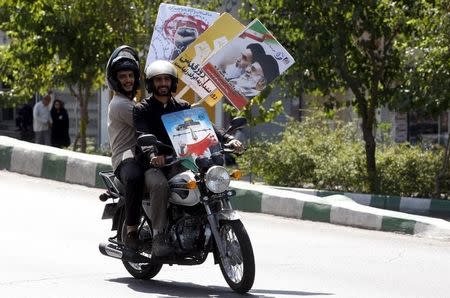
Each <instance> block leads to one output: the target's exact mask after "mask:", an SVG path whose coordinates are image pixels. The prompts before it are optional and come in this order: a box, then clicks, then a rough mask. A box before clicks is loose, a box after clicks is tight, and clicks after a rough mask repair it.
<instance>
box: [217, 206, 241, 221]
mask: <svg viewBox="0 0 450 298" xmlns="http://www.w3.org/2000/svg"><path fill="white" fill-rule="evenodd" d="M216 218H217V220H218V221H221V220H239V219H241V216H240V215H239V214H238V213H237V212H236V211H234V210H230V209H223V210H220V211H219V212H217V214H216Z"/></svg>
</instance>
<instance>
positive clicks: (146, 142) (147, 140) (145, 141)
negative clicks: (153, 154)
mask: <svg viewBox="0 0 450 298" xmlns="http://www.w3.org/2000/svg"><path fill="white" fill-rule="evenodd" d="M158 143H159V141H158V139H157V138H156V137H155V135H152V134H145V135H141V136H139V137H138V138H137V144H138V145H139V146H141V147H142V146H153V145H157V144H158Z"/></svg>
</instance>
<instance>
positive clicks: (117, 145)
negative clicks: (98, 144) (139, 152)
mask: <svg viewBox="0 0 450 298" xmlns="http://www.w3.org/2000/svg"><path fill="white" fill-rule="evenodd" d="M135 104H136V102H135V101H134V100H131V99H129V98H127V97H125V96H124V95H122V94H120V93H115V94H114V96H113V98H112V100H111V102H110V103H109V106H108V135H109V144H110V145H111V151H112V156H111V160H112V166H113V168H114V170H116V169H117V167H118V166H119V164H120V162H121V161H122V160H125V159H127V158H132V157H133V156H134V154H133V153H134V148H135V146H136V129H135V128H134V124H133V107H134V105H135Z"/></svg>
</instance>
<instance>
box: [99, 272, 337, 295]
mask: <svg viewBox="0 0 450 298" xmlns="http://www.w3.org/2000/svg"><path fill="white" fill-rule="evenodd" d="M108 281H110V282H117V283H123V284H127V285H128V287H130V288H131V289H133V290H134V291H136V292H140V293H147V294H157V295H158V294H159V295H166V296H169V297H220V298H228V297H242V296H246V297H262V298H274V297H279V296H280V295H283V296H293V297H296V296H319V295H333V294H331V293H314V292H303V291H283V290H263V289H252V290H250V293H248V294H246V295H240V294H237V293H235V292H233V291H232V290H231V289H230V288H228V287H217V286H202V285H198V284H194V283H184V282H175V281H167V280H165V281H160V280H138V279H134V278H130V277H127V278H113V279H109V280H108Z"/></svg>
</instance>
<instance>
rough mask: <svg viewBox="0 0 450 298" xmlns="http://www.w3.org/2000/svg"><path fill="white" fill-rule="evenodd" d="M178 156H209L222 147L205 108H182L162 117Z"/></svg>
mask: <svg viewBox="0 0 450 298" xmlns="http://www.w3.org/2000/svg"><path fill="white" fill-rule="evenodd" d="M161 119H162V121H163V124H164V127H165V128H166V131H167V133H168V134H169V137H170V140H171V141H172V145H173V148H174V149H175V152H176V154H177V156H178V157H185V158H187V157H191V158H193V159H194V160H195V158H196V157H198V156H204V157H209V156H211V153H213V152H215V151H216V150H219V149H220V144H219V140H218V139H217V135H216V133H215V132H214V128H213V126H212V124H211V121H210V120H209V117H208V113H207V112H206V110H205V108H193V109H188V110H182V111H178V112H174V113H170V114H165V115H163V116H162V117H161Z"/></svg>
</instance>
